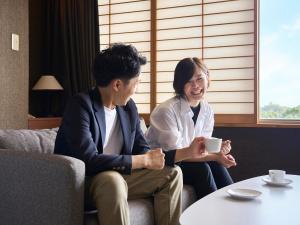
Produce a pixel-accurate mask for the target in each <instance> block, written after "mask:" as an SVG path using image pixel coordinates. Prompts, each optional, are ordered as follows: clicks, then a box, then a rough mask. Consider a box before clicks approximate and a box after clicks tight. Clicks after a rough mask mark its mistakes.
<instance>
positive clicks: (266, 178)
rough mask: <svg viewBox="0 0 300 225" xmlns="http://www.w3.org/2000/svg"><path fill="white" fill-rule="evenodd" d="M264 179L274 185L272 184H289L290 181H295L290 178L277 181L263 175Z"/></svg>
mask: <svg viewBox="0 0 300 225" xmlns="http://www.w3.org/2000/svg"><path fill="white" fill-rule="evenodd" d="M262 180H263V181H264V182H266V183H267V184H268V185H272V186H286V185H289V184H290V183H292V182H293V181H292V180H290V179H286V178H285V179H283V180H282V181H280V182H275V181H272V180H271V179H270V177H263V178H262Z"/></svg>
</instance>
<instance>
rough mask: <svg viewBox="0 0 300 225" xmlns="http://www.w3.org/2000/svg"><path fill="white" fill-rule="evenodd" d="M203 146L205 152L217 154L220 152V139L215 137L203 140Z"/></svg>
mask: <svg viewBox="0 0 300 225" xmlns="http://www.w3.org/2000/svg"><path fill="white" fill-rule="evenodd" d="M204 144H205V148H206V150H207V152H209V153H217V152H219V151H220V150H221V145H222V139H221V138H215V137H211V138H205V140H204Z"/></svg>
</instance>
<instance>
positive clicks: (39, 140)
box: [0, 129, 195, 225]
mask: <svg viewBox="0 0 300 225" xmlns="http://www.w3.org/2000/svg"><path fill="white" fill-rule="evenodd" d="M56 134H57V129H43V130H25V129H24V130H0V180H1V185H0V224H5V225H19V224H23V225H83V224H84V225H92V224H94V225H98V222H97V211H96V210H95V211H89V212H85V211H84V177H85V165H84V163H83V162H82V161H81V160H78V159H75V158H72V157H67V156H61V155H54V154H53V148H54V141H55V137H56ZM194 201H195V193H194V191H193V189H192V188H191V187H190V186H184V190H183V209H185V208H186V207H187V206H189V205H190V204H191V203H193V202H194ZM129 207H130V217H131V224H132V225H153V224H154V220H153V206H152V199H150V198H149V199H138V200H133V201H129Z"/></svg>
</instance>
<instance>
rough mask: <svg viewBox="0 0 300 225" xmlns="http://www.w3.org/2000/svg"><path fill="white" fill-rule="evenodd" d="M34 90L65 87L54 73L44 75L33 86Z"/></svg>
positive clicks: (61, 88)
mask: <svg viewBox="0 0 300 225" xmlns="http://www.w3.org/2000/svg"><path fill="white" fill-rule="evenodd" d="M32 90H36V91H44V90H45V91H46V90H49V91H51V90H63V87H62V86H61V85H60V84H59V83H58V81H57V80H56V78H55V77H54V76H52V75H43V76H41V77H40V79H39V80H38V82H36V84H35V85H34V86H33V88H32Z"/></svg>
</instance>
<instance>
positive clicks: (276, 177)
mask: <svg viewBox="0 0 300 225" xmlns="http://www.w3.org/2000/svg"><path fill="white" fill-rule="evenodd" d="M269 176H270V179H271V181H272V182H276V183H280V182H282V181H284V178H285V171H284V170H269Z"/></svg>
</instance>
